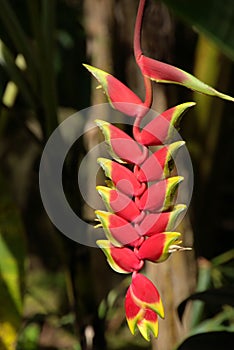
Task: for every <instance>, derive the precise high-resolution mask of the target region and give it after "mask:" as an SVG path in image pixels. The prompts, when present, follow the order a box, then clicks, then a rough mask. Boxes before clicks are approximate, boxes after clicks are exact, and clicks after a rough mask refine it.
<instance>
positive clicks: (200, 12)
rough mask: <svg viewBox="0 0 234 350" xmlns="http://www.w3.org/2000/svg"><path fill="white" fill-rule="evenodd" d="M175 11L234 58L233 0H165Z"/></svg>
mask: <svg viewBox="0 0 234 350" xmlns="http://www.w3.org/2000/svg"><path fill="white" fill-rule="evenodd" d="M164 2H165V3H166V4H167V5H168V6H170V7H171V8H172V9H173V11H175V13H176V14H177V15H178V16H179V17H181V18H183V19H184V20H186V21H187V22H188V23H189V25H192V26H195V28H197V29H198V30H199V31H200V32H201V33H203V34H205V35H207V36H208V37H209V38H210V39H211V40H213V41H214V42H215V44H216V45H218V46H219V48H220V50H221V51H223V52H224V53H225V54H226V55H227V56H228V57H230V58H231V59H232V60H234V21H233V8H234V7H233V6H234V5H233V1H232V0H223V1H219V0H206V1H203V0H190V1H184V0H164Z"/></svg>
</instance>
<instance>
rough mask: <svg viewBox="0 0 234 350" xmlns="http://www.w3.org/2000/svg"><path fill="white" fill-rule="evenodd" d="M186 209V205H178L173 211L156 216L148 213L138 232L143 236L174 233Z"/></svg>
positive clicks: (156, 214)
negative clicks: (167, 232) (166, 232)
mask: <svg viewBox="0 0 234 350" xmlns="http://www.w3.org/2000/svg"><path fill="white" fill-rule="evenodd" d="M185 209H186V206H185V205H183V204H178V205H176V206H175V207H174V209H173V210H171V211H166V212H163V213H155V214H152V213H148V214H147V215H145V216H144V218H143V219H142V221H141V223H140V224H139V225H138V227H137V230H138V232H139V234H140V235H141V236H152V235H154V234H157V233H159V232H165V231H172V230H173V229H174V228H175V227H176V225H177V222H178V219H179V217H180V215H181V213H182V212H183V211H184V210H185Z"/></svg>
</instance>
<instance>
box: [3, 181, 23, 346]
mask: <svg viewBox="0 0 234 350" xmlns="http://www.w3.org/2000/svg"><path fill="white" fill-rule="evenodd" d="M0 197H1V202H0V305H1V308H0V348H1V349H4V350H5V349H6V350H13V349H15V346H14V343H15V341H16V338H17V333H18V329H19V327H20V322H21V314H22V283H23V276H24V256H25V241H24V233H23V225H22V222H21V219H20V215H19V212H18V210H17V208H16V206H15V203H14V201H13V200H12V198H11V197H10V195H9V192H8V188H7V186H6V182H5V180H4V179H3V177H2V175H1V174H0ZM1 345H2V347H1Z"/></svg>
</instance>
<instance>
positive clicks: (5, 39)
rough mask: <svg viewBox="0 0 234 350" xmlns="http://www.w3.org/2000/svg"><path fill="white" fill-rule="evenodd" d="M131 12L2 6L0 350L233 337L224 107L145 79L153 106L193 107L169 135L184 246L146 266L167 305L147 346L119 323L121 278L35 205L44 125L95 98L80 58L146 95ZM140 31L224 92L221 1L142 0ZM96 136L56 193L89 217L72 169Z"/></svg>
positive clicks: (228, 31) (65, 1) (72, 157)
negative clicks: (183, 168) (177, 164)
mask: <svg viewBox="0 0 234 350" xmlns="http://www.w3.org/2000/svg"><path fill="white" fill-rule="evenodd" d="M137 6H138V1H137V0H130V1H129V0H128V1H126V0H0V100H1V105H0V350H13V349H18V350H34V349H40V350H49V349H50V350H55V349H56V350H57V349H60V350H62V349H63V350H65V349H69V350H80V349H87V350H89V349H98V350H105V349H110V350H112V349H113V350H114V349H115V350H117V349H118V350H124V349H129V350H131V349H154V350H155V349H156V350H157V349H158V350H171V349H182V350H186V349H189V350H193V349H198V348H199V349H200V350H202V349H206V350H207V349H212V350H215V349H220V348H221V346H223V345H224V344H226V343H227V344H230V343H231V341H232V343H233V340H234V339H233V334H234V333H233V331H234V311H233V304H234V269H233V267H234V266H233V265H234V264H233V258H234V245H233V243H234V238H233V237H234V235H233V234H234V201H233V199H234V184H233V183H234V137H233V135H234V104H233V103H231V102H227V101H221V100H218V99H217V98H211V97H206V96H203V95H200V94H197V93H192V92H191V91H188V90H186V89H185V88H182V87H179V86H175V85H174V86H172V85H162V84H154V105H153V108H155V109H156V110H157V111H158V112H162V111H163V110H165V109H166V108H168V107H172V106H174V105H176V104H179V103H183V102H186V101H196V102H197V106H196V107H195V108H194V109H193V110H191V111H189V112H188V113H187V115H186V116H185V117H184V119H183V121H182V123H181V130H180V133H181V135H182V137H183V138H184V139H185V141H186V145H187V147H188V149H189V152H190V154H191V157H192V162H193V167H194V176H195V184H194V192H193V199H192V203H191V205H190V208H189V212H188V214H187V215H186V218H185V219H184V220H183V222H182V223H181V224H180V227H179V229H180V230H181V231H182V232H183V233H184V241H185V245H189V246H193V248H194V249H193V251H192V252H187V253H182V254H179V253H178V254H175V255H174V256H172V257H171V258H170V259H169V260H168V261H167V262H165V263H164V264H159V265H157V266H156V267H155V266H154V265H151V264H148V265H147V267H146V272H147V274H148V276H149V277H150V278H151V279H152V280H153V281H154V282H155V283H156V285H157V287H158V289H159V290H160V293H161V296H162V299H163V301H164V304H165V311H166V312H165V313H166V319H165V320H163V321H162V322H160V325H159V327H160V329H159V338H158V340H153V341H152V343H147V342H146V341H144V340H143V339H141V337H140V336H139V335H136V336H132V335H131V334H130V332H129V330H128V328H127V326H126V321H125V314H124V307H123V304H124V295H125V291H126V288H127V286H128V283H129V278H128V277H127V278H126V277H125V276H124V277H123V276H120V275H118V274H116V273H115V272H113V271H112V270H111V269H110V268H109V266H107V264H106V261H105V257H104V256H103V254H102V252H100V251H99V250H98V249H95V248H90V247H86V246H83V245H80V244H78V243H76V242H73V241H71V240H69V239H68V238H66V237H65V236H64V235H62V234H61V233H60V232H58V231H57V230H56V228H55V227H54V226H53V225H52V223H51V222H50V220H49V218H48V216H47V214H46V212H45V210H44V208H43V204H42V202H41V199H40V192H39V185H38V170H39V164H40V157H41V154H42V151H43V148H44V146H45V144H46V142H47V140H48V138H49V137H50V135H51V133H52V132H53V130H54V129H55V128H56V127H57V126H58V125H59V123H60V122H61V121H63V120H64V119H65V118H67V117H68V116H70V115H71V114H73V113H75V112H76V111H79V110H81V109H83V108H86V107H88V106H90V105H93V104H97V103H104V102H106V98H105V95H104V94H103V93H102V91H101V90H96V86H97V85H98V84H97V83H96V81H94V79H92V78H91V77H90V75H89V73H88V72H87V71H85V69H84V67H83V66H82V63H89V64H92V65H94V66H96V67H98V68H101V69H103V70H105V71H107V72H109V73H112V74H113V75H115V76H116V77H117V78H118V79H120V80H121V81H123V82H124V83H126V84H127V85H128V86H129V87H130V88H131V89H133V90H134V91H135V92H136V93H137V94H138V95H139V96H140V97H142V98H144V88H143V82H142V77H141V75H140V73H139V70H138V68H137V66H136V63H135V61H134V57H133V46H132V40H133V30H134V23H135V17H136V12H137ZM142 39H143V50H144V53H145V54H146V55H148V56H149V57H152V58H156V59H159V60H162V61H164V62H167V63H170V64H173V65H176V66H177V67H180V68H182V69H184V70H186V71H188V72H190V73H192V74H194V75H196V76H197V77H198V78H200V79H201V80H203V81H204V82H206V83H208V84H210V85H212V86H214V87H215V88H217V89H218V90H221V91H222V92H224V93H226V94H229V95H231V96H234V69H233V68H234V66H233V60H234V2H233V1H232V0H223V1H222V2H220V1H218V0H206V1H201V0H190V1H187V2H186V1H183V0H165V1H156V0H155V1H154V0H149V1H148V3H147V8H146V12H145V17H144V23H143V37H142ZM88 122H89V121H87V123H88ZM99 138H100V135H99V134H98V132H92V133H91V134H89V133H88V134H86V135H85V136H84V137H83V138H82V139H80V140H79V141H78V142H76V143H75V144H74V146H73V147H72V149H71V150H70V152H69V154H68V156H67V159H66V162H65V165H64V190H65V193H66V196H67V199H68V201H69V203H70V205H71V206H72V208H73V210H74V211H75V212H76V213H77V214H78V215H79V216H81V217H82V218H83V219H85V220H87V221H88V222H90V223H91V224H92V223H93V220H94V215H93V209H91V208H88V207H87V206H86V205H85V203H84V202H83V200H82V198H81V196H80V193H79V190H78V188H77V169H78V165H79V163H80V161H81V159H82V158H83V157H84V155H85V154H86V153H87V152H88V150H89V149H90V148H91V147H93V145H95V144H96V143H98V141H99ZM93 161H95V159H93V160H92V162H93ZM89 195H90V196H92V194H89ZM84 234H85V233H84Z"/></svg>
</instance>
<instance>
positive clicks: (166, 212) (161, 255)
mask: <svg viewBox="0 0 234 350" xmlns="http://www.w3.org/2000/svg"><path fill="white" fill-rule="evenodd" d="M145 2H146V0H140V3H139V8H138V14H137V19H136V25H135V33H134V54H135V59H136V62H137V64H138V66H139V68H140V70H141V73H142V75H143V77H144V84H145V90H146V97H145V101H142V100H141V99H140V98H139V97H138V96H137V95H136V94H135V93H134V92H133V91H131V90H130V89H129V88H128V87H127V86H125V85H124V84H123V83H121V82H120V81H119V80H118V79H116V78H115V77H113V76H112V75H111V74H109V73H106V72H104V71H102V70H100V69H98V68H95V67H92V66H89V65H84V66H85V67H86V68H87V69H88V70H89V71H90V72H91V73H92V74H93V75H94V77H95V78H96V79H97V80H98V81H99V83H100V84H101V86H102V88H103V89H104V91H105V93H106V95H107V98H108V100H109V102H110V104H111V106H112V107H113V108H115V109H117V110H118V111H120V112H122V113H124V114H127V115H128V116H131V117H134V118H135V119H134V125H133V137H130V136H129V135H128V134H126V133H125V132H124V131H122V130H120V129H119V128H117V127H116V126H114V125H112V124H110V123H108V122H107V121H103V120H96V124H97V125H98V127H99V128H100V129H101V131H102V133H103V135H104V138H105V141H106V144H107V146H108V151H109V154H110V155H111V156H112V158H113V160H110V159H106V158H99V159H98V163H99V165H100V166H101V167H102V168H103V170H104V172H105V175H106V177H107V178H108V179H109V180H108V181H107V185H108V186H97V191H98V192H99V194H100V195H101V197H102V199H103V202H104V204H105V206H106V208H107V211H102V210H97V211H96V216H97V220H98V221H99V222H100V223H99V224H98V225H97V226H102V227H103V229H104V232H105V235H106V238H107V239H106V240H98V241H97V245H98V246H99V247H100V248H101V249H102V250H103V252H104V254H105V255H106V258H107V261H108V263H109V265H110V266H111V267H112V269H113V270H115V271H117V272H119V273H124V274H128V273H132V282H131V284H130V286H129V288H128V290H127V293H126V298H125V311H126V318H127V322H128V326H129V328H130V331H131V332H132V333H133V334H134V333H135V331H136V329H137V328H138V329H139V331H140V333H141V334H142V336H143V337H144V338H145V339H146V340H150V336H151V334H152V335H153V336H155V337H157V335H158V316H159V317H161V318H163V317H164V309H163V304H162V300H161V297H160V295H159V292H158V290H157V288H156V287H155V286H154V284H153V283H152V282H151V281H150V280H149V279H148V278H147V277H146V276H145V275H143V274H142V273H140V271H141V270H142V268H143V267H144V264H145V261H151V262H154V263H160V262H163V261H165V260H166V259H167V258H168V257H169V256H170V254H171V253H172V252H175V251H180V250H186V249H189V248H183V247H181V246H180V244H181V234H180V233H179V232H175V231H174V230H175V227H176V225H177V222H178V220H179V217H180V215H181V213H182V212H183V211H184V210H185V209H186V206H185V205H183V204H176V203H175V194H176V191H177V188H178V186H179V184H180V182H181V181H183V177H182V176H179V175H177V174H176V173H175V174H173V176H172V175H171V171H172V170H173V159H174V157H175V155H176V153H177V152H179V149H180V148H181V147H183V145H184V141H176V142H172V140H173V134H174V132H175V130H176V128H177V127H178V126H179V122H180V119H181V117H182V115H183V114H184V112H185V111H186V110H187V109H189V108H190V107H192V106H194V105H195V103H193V102H187V103H183V104H181V105H178V106H175V107H172V108H170V109H168V110H166V111H165V112H163V113H162V114H160V115H159V116H157V117H155V118H154V119H153V120H152V121H150V122H149V123H148V124H146V125H145V126H144V127H143V128H141V126H140V125H141V121H142V118H143V117H144V116H145V115H146V114H147V112H148V110H149V108H150V107H151V104H152V86H151V81H156V82H164V83H165V82H166V83H176V84H180V85H184V86H185V87H188V88H190V89H192V90H195V91H198V92H201V93H205V94H207V95H213V96H218V97H221V98H224V99H227V100H230V101H234V99H233V98H232V97H229V96H227V95H225V94H222V93H220V92H218V91H216V90H215V89H213V88H211V87H210V86H208V85H206V84H204V83H203V82H201V81H200V80H198V79H197V78H195V77H193V76H192V75H191V74H188V73H186V72H184V71H182V70H181V69H178V68H176V67H173V66H171V65H169V64H165V63H162V62H159V61H157V60H154V59H152V58H148V57H145V56H144V55H143V53H142V51H141V45H140V39H141V27H142V19H143V13H144V7H145ZM150 146H158V148H157V150H156V151H154V152H151V151H150V148H149V147H150ZM126 164H128V165H129V166H128V167H126Z"/></svg>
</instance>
